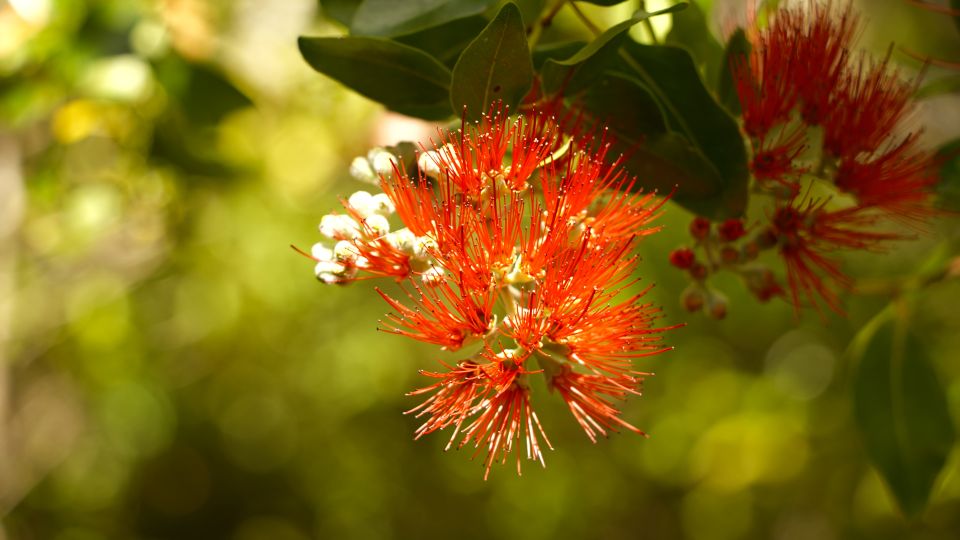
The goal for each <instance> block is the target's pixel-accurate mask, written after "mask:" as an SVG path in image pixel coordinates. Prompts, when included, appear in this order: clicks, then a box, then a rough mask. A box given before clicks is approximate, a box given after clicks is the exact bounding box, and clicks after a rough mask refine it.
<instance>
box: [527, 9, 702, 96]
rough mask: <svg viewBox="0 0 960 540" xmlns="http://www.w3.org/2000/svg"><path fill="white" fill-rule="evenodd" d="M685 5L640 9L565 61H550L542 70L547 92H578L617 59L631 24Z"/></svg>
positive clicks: (545, 63)
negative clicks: (657, 9) (660, 8)
mask: <svg viewBox="0 0 960 540" xmlns="http://www.w3.org/2000/svg"><path fill="white" fill-rule="evenodd" d="M686 7H687V4H677V5H674V6H670V7H668V8H666V9H662V10H660V11H655V12H653V13H647V12H644V11H638V12H637V13H635V14H634V16H633V17H631V18H629V19H627V20H625V21H623V22H621V23H619V24H616V25H614V26H611V27H610V28H608V29H607V30H606V31H604V32H603V33H602V34H600V35H599V36H597V37H596V38H594V40H593V41H591V42H590V43H588V44H586V45H585V46H584V47H583V48H582V49H580V50H579V51H577V52H576V53H575V54H573V55H572V56H570V57H568V58H566V59H563V60H553V59H550V60H547V61H546V62H544V64H543V69H542V73H541V75H542V80H543V89H544V91H545V92H547V93H554V92H556V91H558V90H560V88H561V87H562V88H563V89H564V91H565V92H566V93H567V94H570V93H576V92H579V91H580V90H582V89H583V88H585V87H587V86H589V85H590V82H591V81H593V80H594V78H595V77H597V76H599V75H600V73H602V72H603V71H605V70H606V69H607V68H608V67H609V65H610V64H611V62H614V58H615V55H616V53H617V51H618V50H619V48H620V46H621V45H622V43H623V42H624V40H625V39H626V38H627V30H629V29H630V27H631V26H633V25H635V24H638V23H640V22H642V21H644V20H646V19H649V18H650V17H653V16H655V15H663V14H666V13H674V12H677V11H680V10H683V9H685V8H686Z"/></svg>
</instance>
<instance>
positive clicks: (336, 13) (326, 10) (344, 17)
mask: <svg viewBox="0 0 960 540" xmlns="http://www.w3.org/2000/svg"><path fill="white" fill-rule="evenodd" d="M361 3H363V0H320V12H321V13H323V15H324V16H325V17H327V18H329V19H333V20H335V21H337V22H338V23H340V24H342V25H344V26H346V27H347V28H349V27H350V25H351V23H353V16H354V14H355V13H356V12H357V8H359V7H360V4H361Z"/></svg>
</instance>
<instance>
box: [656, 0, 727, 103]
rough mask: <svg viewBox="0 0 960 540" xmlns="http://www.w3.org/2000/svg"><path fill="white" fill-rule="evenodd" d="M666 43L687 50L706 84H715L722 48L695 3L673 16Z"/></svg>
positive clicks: (721, 58) (718, 72) (720, 62)
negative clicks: (699, 69)
mask: <svg viewBox="0 0 960 540" xmlns="http://www.w3.org/2000/svg"><path fill="white" fill-rule="evenodd" d="M666 43H667V45H677V46H680V47H683V48H685V49H687V51H689V52H690V54H691V56H693V59H694V61H695V62H696V64H697V66H698V67H699V68H701V70H702V72H703V74H704V78H705V80H706V81H707V83H708V84H709V85H710V86H711V87H712V86H714V85H715V84H716V81H717V79H718V78H719V75H720V70H721V68H722V67H723V64H722V62H723V46H722V45H720V42H718V41H717V39H716V38H714V37H713V34H712V33H711V32H710V29H709V28H708V26H707V18H706V17H705V16H704V14H703V10H702V9H700V6H698V5H697V4H696V3H695V2H694V3H691V4H690V5H689V7H688V8H687V9H685V10H683V11H680V12H678V13H674V14H673V26H672V27H671V28H670V33H668V34H667V38H666Z"/></svg>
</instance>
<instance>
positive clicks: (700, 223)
mask: <svg viewBox="0 0 960 540" xmlns="http://www.w3.org/2000/svg"><path fill="white" fill-rule="evenodd" d="M709 235H710V220H709V219H707V218H704V217H699V216H697V217H695V218H693V221H691V222H690V236H692V237H694V238H696V239H697V240H703V239H704V238H706V237H707V236H709Z"/></svg>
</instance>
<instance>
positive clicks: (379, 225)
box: [363, 214, 390, 238]
mask: <svg viewBox="0 0 960 540" xmlns="http://www.w3.org/2000/svg"><path fill="white" fill-rule="evenodd" d="M363 225H364V234H365V235H368V236H371V237H373V238H379V237H381V236H383V235H385V234H387V233H388V232H390V222H389V221H387V218H385V217H383V216H381V215H380V214H373V215H372V216H368V217H366V218H365V219H364V220H363Z"/></svg>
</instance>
